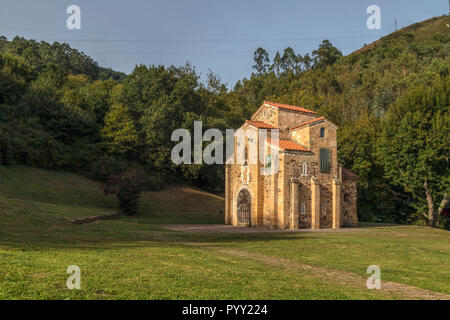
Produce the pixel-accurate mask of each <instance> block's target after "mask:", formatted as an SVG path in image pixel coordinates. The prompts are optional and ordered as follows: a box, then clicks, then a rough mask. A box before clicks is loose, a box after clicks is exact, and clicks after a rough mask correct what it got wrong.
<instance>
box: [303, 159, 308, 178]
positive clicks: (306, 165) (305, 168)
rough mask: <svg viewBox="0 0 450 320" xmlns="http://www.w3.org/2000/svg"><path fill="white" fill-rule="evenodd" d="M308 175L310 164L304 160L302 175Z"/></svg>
mask: <svg viewBox="0 0 450 320" xmlns="http://www.w3.org/2000/svg"><path fill="white" fill-rule="evenodd" d="M307 175H308V164H307V163H306V162H303V164H302V176H307Z"/></svg>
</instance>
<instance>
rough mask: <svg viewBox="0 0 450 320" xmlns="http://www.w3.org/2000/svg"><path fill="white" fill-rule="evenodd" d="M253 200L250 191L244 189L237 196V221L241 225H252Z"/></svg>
mask: <svg viewBox="0 0 450 320" xmlns="http://www.w3.org/2000/svg"><path fill="white" fill-rule="evenodd" d="M251 205H252V200H251V196H250V192H248V190H246V189H242V190H241V191H240V192H239V194H238V197H237V223H238V225H240V226H250V223H251Z"/></svg>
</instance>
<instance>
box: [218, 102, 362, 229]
mask: <svg viewBox="0 0 450 320" xmlns="http://www.w3.org/2000/svg"><path fill="white" fill-rule="evenodd" d="M240 129H242V130H245V132H249V130H250V132H253V133H254V135H250V136H251V137H254V138H248V135H247V134H246V135H245V137H244V139H240V140H239V141H238V139H237V137H236V136H235V138H234V150H238V149H239V147H242V146H241V145H240V144H241V143H244V146H245V155H244V156H243V157H245V161H242V162H239V161H235V160H236V157H237V152H234V153H233V155H232V157H233V160H234V161H233V163H232V164H229V163H228V164H226V166H225V200H226V201H225V223H226V224H232V225H233V226H257V227H269V228H279V229H299V228H308V229H309V228H310V229H319V228H340V227H341V226H350V225H355V224H357V222H358V218H357V215H356V200H357V190H356V183H357V179H358V176H357V175H356V174H354V173H353V172H351V171H350V170H347V169H345V168H343V167H341V166H340V165H339V162H338V156H337V147H338V146H337V142H336V136H337V134H336V132H337V129H338V126H337V125H335V124H334V123H332V122H331V121H329V120H327V119H326V118H325V117H320V116H319V115H318V114H317V113H316V112H314V111H311V110H308V109H305V108H302V107H297V106H291V105H285V104H280V103H274V102H269V101H265V102H264V103H263V105H262V106H261V107H260V108H259V109H258V110H257V111H256V112H255V113H254V114H253V116H252V117H251V119H250V120H247V121H246V122H245V123H244V124H243V125H242V126H241V128H240ZM261 129H265V130H266V135H267V138H265V139H264V140H265V141H259V140H260V139H261V136H260V135H259V132H260V130H261ZM275 130H278V131H277V132H278V139H276V138H275V139H274V140H271V138H272V136H271V135H274V134H275V133H274V132H275ZM275 137H276V136H275ZM277 140H278V143H276V141H277ZM250 147H253V148H256V150H257V153H258V154H259V152H263V156H262V157H264V159H265V160H264V161H256V162H254V163H251V162H250V161H247V160H248V148H250ZM262 148H264V150H260V149H262ZM275 150H276V151H277V153H276V154H277V162H278V163H277V170H272V171H270V170H271V167H272V166H274V163H273V162H274V161H273V159H272V158H271V156H272V154H273V153H274V151H275ZM262 169H265V170H266V171H264V170H262ZM267 170H268V171H267ZM267 172H269V174H267Z"/></svg>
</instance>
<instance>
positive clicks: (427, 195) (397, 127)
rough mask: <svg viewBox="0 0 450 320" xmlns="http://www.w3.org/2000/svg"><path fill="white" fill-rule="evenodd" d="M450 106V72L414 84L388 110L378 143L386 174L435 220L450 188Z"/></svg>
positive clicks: (433, 223) (443, 205)
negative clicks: (431, 83)
mask: <svg viewBox="0 0 450 320" xmlns="http://www.w3.org/2000/svg"><path fill="white" fill-rule="evenodd" d="M449 111H450V78H447V79H443V80H441V81H440V82H439V83H438V85H436V86H434V87H432V88H426V87H424V86H418V87H413V88H412V89H410V90H409V91H408V92H407V93H406V94H405V95H404V96H403V97H402V98H400V99H399V100H398V102H397V103H395V105H394V107H393V108H392V109H390V110H389V112H388V113H387V114H386V117H385V120H384V123H383V130H382V133H381V139H380V141H379V147H378V149H379V160H380V162H381V163H382V164H383V166H384V169H385V172H386V176H387V177H388V178H390V179H392V181H393V182H394V183H396V184H398V185H401V186H403V187H404V189H405V191H407V192H409V193H411V194H412V195H413V196H414V197H415V198H416V199H417V200H418V202H417V203H416V204H415V207H416V208H417V209H418V211H420V212H423V213H424V215H425V217H426V218H427V220H428V224H429V225H430V226H435V225H436V221H437V217H438V215H439V214H440V212H441V211H442V210H443V208H444V207H445V205H446V204H447V202H448V197H449V191H450V166H449V159H448V157H449V155H450V144H449V141H450V130H449V128H450V112H449ZM422 204H424V205H422ZM424 207H427V210H426V211H425V210H424Z"/></svg>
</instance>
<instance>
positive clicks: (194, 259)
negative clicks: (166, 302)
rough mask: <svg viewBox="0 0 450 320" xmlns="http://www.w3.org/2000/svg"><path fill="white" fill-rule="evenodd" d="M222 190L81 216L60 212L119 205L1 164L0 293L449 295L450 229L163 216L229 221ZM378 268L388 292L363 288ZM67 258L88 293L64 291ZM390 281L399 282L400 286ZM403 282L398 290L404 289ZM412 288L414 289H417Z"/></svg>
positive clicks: (92, 186) (64, 181)
mask: <svg viewBox="0 0 450 320" xmlns="http://www.w3.org/2000/svg"><path fill="white" fill-rule="evenodd" d="M222 208H223V199H221V198H220V197H217V196H214V195H211V194H207V193H204V192H202V191H200V190H195V189H191V188H185V187H172V188H169V189H167V190H164V191H162V192H158V193H147V194H145V195H144V196H143V199H142V205H141V208H140V212H139V215H138V216H137V217H134V218H125V217H124V218H120V219H117V220H110V221H101V222H95V223H91V224H85V225H73V224H69V223H66V222H65V221H64V219H63V218H64V217H82V216H88V215H93V214H99V213H105V214H106V213H114V212H116V201H115V199H114V198H113V197H107V196H104V195H103V194H102V192H101V190H100V189H99V188H98V185H97V183H94V182H92V181H89V180H87V179H85V178H83V177H80V176H77V175H73V174H69V173H62V172H50V171H44V170H39V169H33V168H29V167H21V166H17V167H0V230H1V232H0V299H15V298H23V299H44V298H45V299H174V298H179V299H187V298H189V299H267V298H268V299H280V298H285V299H319V298H321V299H349V298H353V299H388V298H427V297H428V298H429V297H430V294H431V297H433V295H434V294H436V293H433V292H431V293H430V292H429V291H425V290H424V289H428V290H432V291H434V292H441V293H446V294H447V295H450V286H449V283H450V273H449V271H448V270H449V261H450V241H449V239H450V238H449V233H448V231H443V230H434V229H430V228H425V227H405V226H397V227H395V226H394V227H370V228H352V229H350V230H347V231H343V232H337V233H336V232H320V233H317V232H316V233H295V234H289V233H283V234H274V233H266V234H245V233H243V234H239V233H238V234H236V233H235V234H217V233H216V234H214V233H203V234H200V233H187V232H186V233H185V232H175V231H170V230H168V229H165V228H163V227H161V225H158V224H155V223H166V222H170V223H173V222H176V221H179V222H186V219H187V218H186V215H187V216H189V219H192V221H194V222H195V221H196V222H201V223H205V222H221V221H222V217H221V216H220V215H219V214H217V211H218V210H220V209H222ZM372 264H376V265H379V266H380V268H381V272H382V281H383V282H382V286H383V287H382V288H383V289H382V290H380V291H378V290H367V288H366V287H365V280H366V278H367V276H368V275H366V269H367V267H368V266H369V265H372ZM69 265H78V266H79V267H80V268H81V272H82V280H81V287H82V289H81V290H73V291H70V290H68V289H67V288H66V280H67V277H68V276H69V275H68V274H66V269H67V267H68V266H69ZM386 281H395V282H396V283H399V284H400V285H397V288H394V287H393V286H392V285H390V284H389V283H388V282H386ZM398 286H400V289H401V290H400V289H399V288H398ZM409 286H414V287H415V288H412V287H409Z"/></svg>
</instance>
